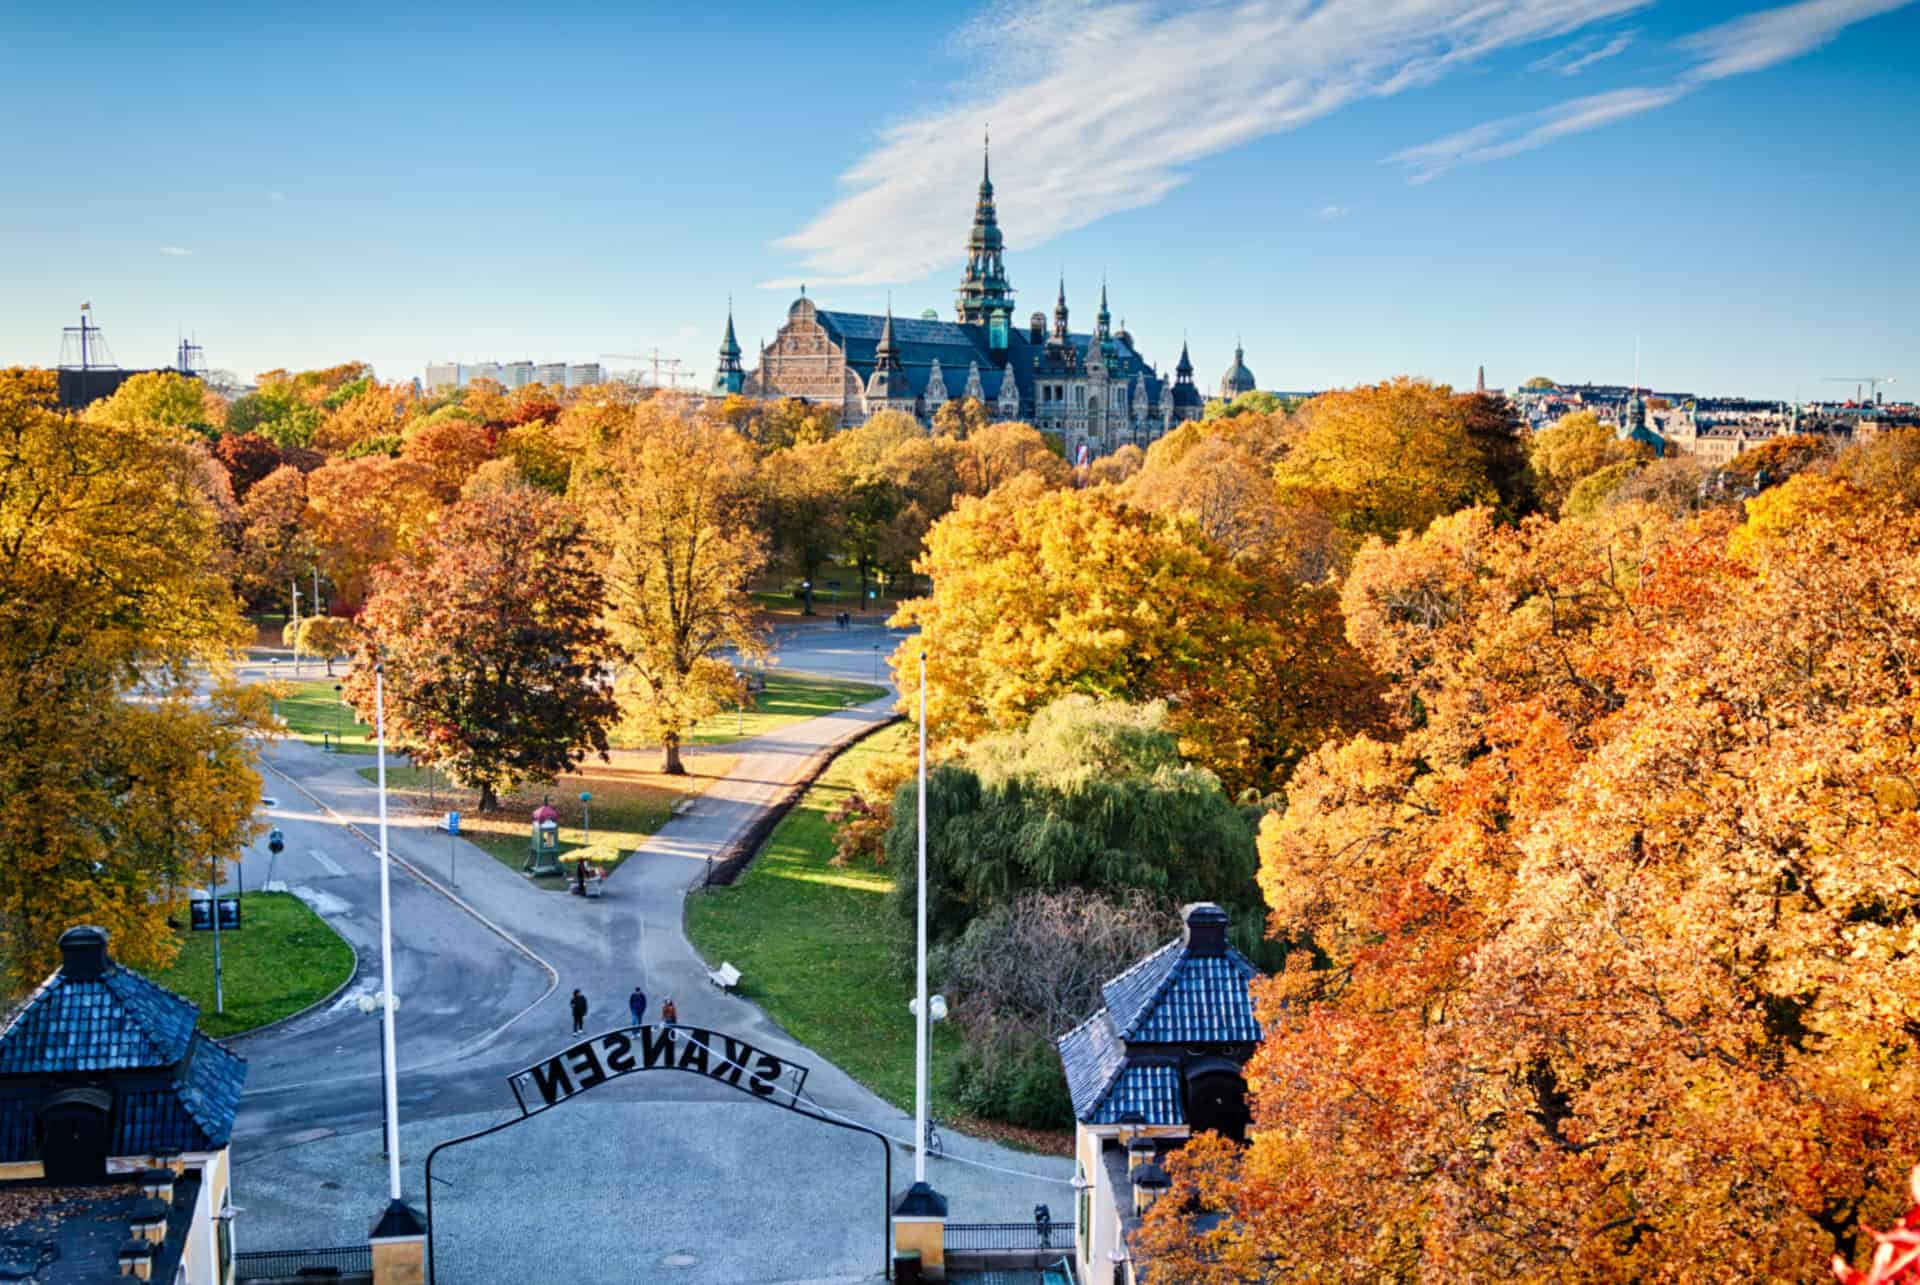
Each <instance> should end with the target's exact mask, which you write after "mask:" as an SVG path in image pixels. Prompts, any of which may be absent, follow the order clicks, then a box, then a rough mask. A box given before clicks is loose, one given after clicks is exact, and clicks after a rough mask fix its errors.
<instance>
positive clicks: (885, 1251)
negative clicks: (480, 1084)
mask: <svg viewBox="0 0 1920 1285" xmlns="http://www.w3.org/2000/svg"><path fill="white" fill-rule="evenodd" d="M646 1071H681V1072H685V1073H687V1074H690V1075H701V1076H705V1077H706V1078H707V1079H710V1080H714V1081H717V1082H719V1083H721V1084H724V1085H727V1086H728V1087H729V1088H734V1089H738V1090H739V1091H740V1092H742V1093H745V1094H746V1095H748V1096H749V1097H753V1098H758V1099H760V1100H761V1101H763V1102H766V1103H769V1104H771V1105H773V1106H777V1107H780V1108H781V1109H782V1110H786V1111H791V1112H793V1113H794V1114H795V1115H799V1116H805V1117H806V1118H807V1119H809V1120H818V1121H819V1122H820V1123H821V1124H830V1125H832V1126H833V1127H834V1128H836V1129H846V1130H849V1131H851V1132H854V1133H864V1134H866V1135H868V1136H869V1137H871V1138H873V1139H874V1140H875V1141H877V1142H879V1144H880V1154H881V1157H882V1179H881V1180H882V1182H883V1183H884V1184H885V1185H884V1186H883V1187H882V1188H881V1191H880V1262H881V1272H882V1274H883V1276H884V1277H885V1278H886V1279H888V1280H891V1279H892V1278H893V1208H892V1202H893V1145H892V1143H890V1142H889V1141H888V1139H887V1136H886V1135H885V1134H883V1133H881V1132H880V1131H879V1130H878V1129H870V1128H868V1127H867V1126H866V1125H864V1124H855V1123H854V1122H853V1121H851V1120H843V1119H840V1118H837V1117H835V1116H831V1115H828V1114H826V1113H825V1112H824V1111H823V1110H822V1109H821V1108H819V1107H817V1106H815V1105H814V1104H813V1103H812V1102H810V1101H807V1100H806V1099H805V1098H803V1096H802V1093H803V1091H804V1089H805V1087H806V1083H807V1068H806V1067H804V1066H800V1065H798V1064H796V1063H793V1062H789V1061H787V1060H786V1059H785V1058H782V1057H778V1056H776V1055H774V1054H772V1053H767V1052H764V1051H763V1050H761V1049H758V1048H755V1047H754V1046H753V1045H751V1044H749V1043H748V1042H747V1041H745V1040H740V1039H735V1038H734V1037H733V1036H731V1035H727V1034H724V1033H722V1032H719V1031H710V1030H707V1029H706V1028H704V1027H699V1026H678V1025H675V1026H625V1027H621V1028H619V1029H617V1030H612V1031H606V1032H603V1033H602V1034H599V1035H595V1036H592V1037H590V1038H588V1039H584V1040H581V1041H580V1042H579V1043H577V1044H573V1045H570V1046H569V1047H567V1048H565V1049H562V1050H561V1051H560V1052H558V1053H556V1054H554V1055H553V1056H552V1057H549V1058H545V1059H543V1060H542V1061H539V1062H536V1063H534V1064H533V1065H532V1066H529V1067H526V1068H524V1069H522V1070H519V1071H515V1072H514V1073H513V1074H512V1075H510V1076H508V1077H507V1086H508V1087H509V1088H511V1089H512V1090H513V1097H514V1102H515V1103H516V1104H517V1105H518V1106H519V1108H520V1114H519V1115H517V1116H515V1117H514V1118H513V1119H511V1120H503V1121H502V1122H500V1123H499V1124H496V1125H492V1126H489V1127H488V1128H485V1129H481V1130H479V1131H478V1132H475V1133H469V1134H464V1135H462V1136H461V1137H458V1138H449V1139H447V1140H446V1141H445V1142H442V1143H440V1144H439V1145H437V1146H435V1147H434V1148H433V1150H431V1151H429V1152H428V1153H427V1282H428V1285H438V1278H437V1277H436V1275H435V1264H434V1251H433V1228H434V1222H433V1161H434V1157H435V1156H438V1155H439V1154H440V1153H441V1152H442V1151H445V1150H446V1149H447V1148H449V1147H457V1146H460V1145H461V1144H462V1143H467V1142H473V1141H475V1140H476V1139H479V1138H485V1137H488V1136H490V1135H492V1134H496V1133H499V1132H501V1131H503V1130H506V1129H511V1128H512V1127H513V1126H514V1125H516V1124H523V1123H525V1122H526V1121H528V1120H530V1119H532V1118H533V1117H534V1116H536V1115H539V1114H540V1113H541V1112H543V1111H546V1110H547V1109H549V1108H551V1107H556V1106H559V1105H560V1104H561V1103H563V1102H566V1101H568V1100H570V1099H572V1098H575V1097H578V1096H579V1095H580V1094H582V1093H585V1092H586V1091H587V1090H588V1089H591V1088H593V1087H595V1086H596V1085H600V1084H605V1083H607V1082H608V1081H609V1080H617V1079H620V1078H621V1077H623V1076H627V1075H634V1074H638V1073H641V1072H646Z"/></svg>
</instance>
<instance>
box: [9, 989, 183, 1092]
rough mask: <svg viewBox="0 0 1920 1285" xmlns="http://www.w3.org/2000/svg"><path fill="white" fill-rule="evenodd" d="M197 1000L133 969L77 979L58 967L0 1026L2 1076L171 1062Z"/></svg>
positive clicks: (176, 1057) (124, 1068)
mask: <svg viewBox="0 0 1920 1285" xmlns="http://www.w3.org/2000/svg"><path fill="white" fill-rule="evenodd" d="M199 1014H200V1009H199V1006H197V1005H196V1004H194V1003H193V1002H192V1001H190V1000H185V999H182V998H180V996H178V995H175V994H174V993H173V992H172V991H170V990H168V989H166V988H165V987H164V986H157V985H155V984H154V983H152V982H150V981H148V980H147V979H146V978H144V977H142V976H141V975H140V974H138V973H136V972H133V971H132V970H131V969H126V968H120V967H117V966H115V967H109V968H108V969H107V971H106V972H105V973H104V974H102V975H101V976H99V977H96V978H89V979H87V980H85V981H74V980H72V979H70V978H68V977H67V976H66V975H65V973H64V972H59V973H55V974H54V975H53V976H52V977H49V978H48V979H47V980H46V982H45V983H43V984H42V985H41V987H40V989H39V990H38V991H36V992H34V995H33V998H32V999H30V1000H28V1001H27V1005H26V1007H25V1008H24V1009H22V1010H21V1011H20V1013H19V1014H18V1015H17V1016H16V1017H15V1018H14V1019H13V1021H12V1022H11V1023H9V1024H8V1026H7V1029H6V1030H5V1032H0V1075H31V1074H35V1073H42V1074H53V1073H57V1072H63V1071H129V1070H138V1069H140V1068H142V1067H159V1066H171V1065H172V1064H174V1063H175V1062H178V1061H179V1060H180V1059H181V1058H182V1057H183V1056H185V1054H186V1051H187V1045H188V1044H189V1042H191V1041H192V1039H193V1024H194V1019H195V1018H196V1017H198V1016H199Z"/></svg>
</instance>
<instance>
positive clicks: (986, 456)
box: [961, 420, 1072, 495]
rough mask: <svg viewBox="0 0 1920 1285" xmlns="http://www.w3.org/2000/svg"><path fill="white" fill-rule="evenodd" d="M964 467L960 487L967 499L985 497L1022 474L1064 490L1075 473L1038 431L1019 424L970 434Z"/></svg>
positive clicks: (1003, 424)
mask: <svg viewBox="0 0 1920 1285" xmlns="http://www.w3.org/2000/svg"><path fill="white" fill-rule="evenodd" d="M961 467H962V474H961V486H962V487H963V488H964V489H965V491H966V493H967V494H968V495H985V494H986V493H987V492H989V491H991V490H993V489H994V488H995V487H997V486H999V485H1001V484H1002V483H1005V482H1011V481H1012V480H1013V479H1014V478H1016V477H1019V476H1020V475H1021V474H1022V473H1033V474H1035V475H1036V476H1038V477H1039V478H1040V480H1041V481H1042V482H1044V483H1046V484H1047V485H1048V486H1065V485H1066V483H1067V478H1068V476H1069V475H1070V474H1071V472H1072V470H1071V469H1070V468H1068V466H1067V461H1066V460H1065V459H1064V458H1062V456H1061V455H1060V452H1058V451H1056V450H1055V449H1053V447H1051V446H1049V445H1048V444H1047V439H1046V438H1045V437H1042V436H1041V435H1040V432H1039V430H1037V429H1035V428H1034V427H1033V426H1032V425H1031V424H1022V423H1020V422H1019V421H1017V420H1007V421H1003V422H1001V423H998V424H989V425H987V426H986V427H985V428H983V429H979V430H978V431H976V432H974V433H973V434H971V435H970V436H969V437H968V438H967V454H966V457H965V461H964V463H963V464H962V466H961Z"/></svg>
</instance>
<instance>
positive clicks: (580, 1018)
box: [573, 986, 587, 1035]
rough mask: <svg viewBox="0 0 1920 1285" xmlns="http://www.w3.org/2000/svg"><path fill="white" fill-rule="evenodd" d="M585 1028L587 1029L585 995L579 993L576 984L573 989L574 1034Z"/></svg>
mask: <svg viewBox="0 0 1920 1285" xmlns="http://www.w3.org/2000/svg"><path fill="white" fill-rule="evenodd" d="M586 1029H587V997H586V996H585V995H582V994H581V993H580V988H579V987H577V986H576V987H575V988H574V991H573V1033H574V1034H575V1035H578V1034H579V1033H580V1032H581V1031H584V1030H586Z"/></svg>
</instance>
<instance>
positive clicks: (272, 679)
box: [267, 656, 280, 723]
mask: <svg viewBox="0 0 1920 1285" xmlns="http://www.w3.org/2000/svg"><path fill="white" fill-rule="evenodd" d="M267 685H268V686H269V687H270V688H271V689H272V691H273V693H274V695H273V721H274V722H276V723H278V722H279V721H280V658H279V657H278V656H269V657H267Z"/></svg>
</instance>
